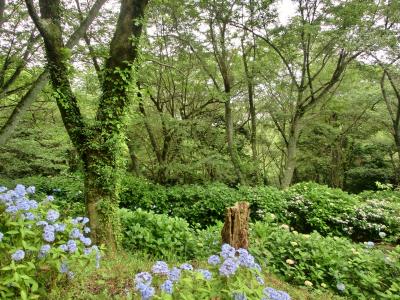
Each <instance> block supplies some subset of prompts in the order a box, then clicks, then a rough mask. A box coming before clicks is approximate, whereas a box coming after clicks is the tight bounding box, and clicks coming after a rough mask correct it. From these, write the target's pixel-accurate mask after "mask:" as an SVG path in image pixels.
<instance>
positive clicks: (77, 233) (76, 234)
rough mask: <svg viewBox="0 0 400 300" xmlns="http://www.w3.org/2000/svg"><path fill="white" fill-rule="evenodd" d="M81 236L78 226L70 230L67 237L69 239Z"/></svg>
mask: <svg viewBox="0 0 400 300" xmlns="http://www.w3.org/2000/svg"><path fill="white" fill-rule="evenodd" d="M81 236H82V233H81V232H80V230H79V229H78V228H74V229H72V230H71V233H70V234H69V237H70V238H71V239H79V238H80V237H81Z"/></svg>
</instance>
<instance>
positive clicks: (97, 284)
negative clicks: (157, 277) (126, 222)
mask: <svg viewBox="0 0 400 300" xmlns="http://www.w3.org/2000/svg"><path fill="white" fill-rule="evenodd" d="M155 260H156V259H154V258H152V257H150V256H148V255H144V254H143V253H136V254H131V253H126V252H119V253H118V254H117V255H115V256H113V257H107V258H104V259H103V260H102V265H101V267H100V268H99V269H97V270H96V269H94V268H87V269H84V270H82V272H81V273H79V274H76V276H75V278H74V279H73V280H72V281H65V282H63V283H62V284H61V285H59V286H57V287H56V288H54V289H53V290H51V291H50V293H49V294H48V298H47V299H51V300H66V299H73V300H92V299H93V300H94V299H96V300H108V299H115V300H123V299H124V300H128V299H140V297H139V296H138V295H136V294H135V292H134V286H133V278H134V276H135V274H136V273H138V272H141V271H149V270H150V269H151V266H152V265H153V263H154V261H155ZM180 263H182V262H180V261H177V260H176V259H174V258H171V259H169V260H168V264H169V265H179V264H180ZM202 264H204V263H202V262H196V261H194V262H193V265H195V266H201V265H202ZM264 275H265V282H266V284H267V285H268V286H271V287H273V288H276V289H279V290H283V291H286V292H287V293H289V294H290V295H291V297H292V299H293V300H339V299H344V298H342V297H339V296H335V295H333V294H332V293H330V292H324V291H320V290H310V289H308V288H307V287H305V286H304V287H295V286H292V285H290V284H288V283H286V282H284V281H282V280H280V279H279V278H277V277H276V276H274V275H272V274H268V273H266V274H264Z"/></svg>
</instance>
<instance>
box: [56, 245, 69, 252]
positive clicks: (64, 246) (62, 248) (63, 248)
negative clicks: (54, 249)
mask: <svg viewBox="0 0 400 300" xmlns="http://www.w3.org/2000/svg"><path fill="white" fill-rule="evenodd" d="M58 248H60V249H61V250H62V251H64V252H67V251H68V246H67V245H66V244H62V245H60V246H59V247H58Z"/></svg>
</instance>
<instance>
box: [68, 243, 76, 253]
mask: <svg viewBox="0 0 400 300" xmlns="http://www.w3.org/2000/svg"><path fill="white" fill-rule="evenodd" d="M67 246H68V251H69V253H74V252H76V250H78V246H77V245H76V242H75V241H74V240H69V241H68V242H67Z"/></svg>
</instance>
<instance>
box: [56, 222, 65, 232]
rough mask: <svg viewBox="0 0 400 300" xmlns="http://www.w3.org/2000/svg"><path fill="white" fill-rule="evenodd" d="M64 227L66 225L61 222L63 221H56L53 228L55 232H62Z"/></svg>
mask: <svg viewBox="0 0 400 300" xmlns="http://www.w3.org/2000/svg"><path fill="white" fill-rule="evenodd" d="M65 227H66V225H65V224H63V223H56V224H54V230H55V231H56V232H64V231H65Z"/></svg>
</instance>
